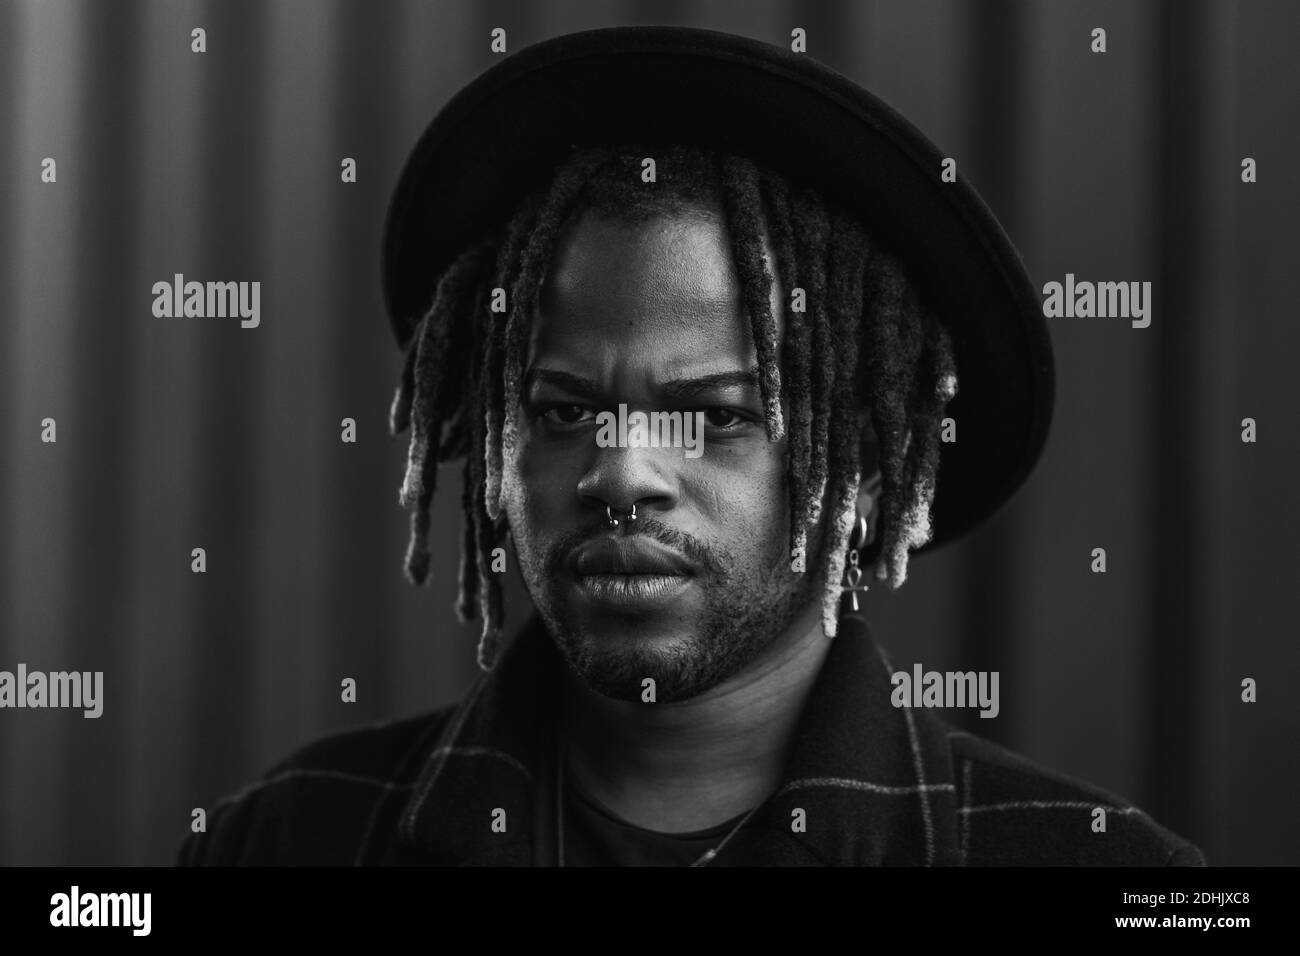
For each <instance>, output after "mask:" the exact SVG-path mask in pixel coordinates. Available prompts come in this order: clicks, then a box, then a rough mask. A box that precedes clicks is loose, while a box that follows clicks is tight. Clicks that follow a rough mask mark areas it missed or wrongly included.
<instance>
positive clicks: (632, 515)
mask: <svg viewBox="0 0 1300 956" xmlns="http://www.w3.org/2000/svg"><path fill="white" fill-rule="evenodd" d="M605 516H606V517H607V518H609V526H610V527H611V528H617V527H618V519H617V518H615V517H614V509H613V508H611V507H610V506H609V505H605ZM623 520H624V521H635V520H636V502H633V503H632V510H631V511H629V512H628V513H627V514H625V515H624V516H623Z"/></svg>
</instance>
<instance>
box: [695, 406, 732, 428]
mask: <svg viewBox="0 0 1300 956" xmlns="http://www.w3.org/2000/svg"><path fill="white" fill-rule="evenodd" d="M704 421H705V422H706V423H707V424H709V425H712V426H713V427H714V428H730V427H732V426H733V425H736V424H738V423H739V422H740V421H741V417H740V416H739V415H737V414H736V413H735V412H733V411H732V410H731V409H729V408H706V409H704Z"/></svg>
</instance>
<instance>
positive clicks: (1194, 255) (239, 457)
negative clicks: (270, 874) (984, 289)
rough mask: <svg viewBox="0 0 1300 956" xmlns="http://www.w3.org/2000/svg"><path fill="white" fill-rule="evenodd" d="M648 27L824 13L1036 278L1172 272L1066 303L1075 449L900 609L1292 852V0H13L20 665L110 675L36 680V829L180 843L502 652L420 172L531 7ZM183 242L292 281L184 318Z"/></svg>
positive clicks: (10, 812)
mask: <svg viewBox="0 0 1300 956" xmlns="http://www.w3.org/2000/svg"><path fill="white" fill-rule="evenodd" d="M625 23H677V24H682V25H689V26H701V27H709V28H713V29H719V30H726V31H730V32H735V33H741V34H745V35H748V36H752V37H756V38H761V39H765V40H768V41H769V42H772V43H776V44H781V45H785V44H788V43H789V39H790V31H791V30H792V29H793V28H794V27H796V26H798V27H803V28H804V29H805V30H806V31H807V36H808V52H809V54H810V55H812V56H815V57H817V58H819V59H821V60H822V61H824V62H825V63H827V64H829V65H830V66H832V67H834V68H835V69H837V70H839V71H841V72H843V73H845V74H846V75H848V76H849V77H851V78H852V79H854V80H855V81H857V82H859V83H861V84H862V85H863V86H865V87H866V88H867V89H869V90H872V91H873V92H875V93H876V94H877V95H879V96H880V97H881V98H883V99H884V100H885V101H886V102H888V103H890V104H891V105H893V106H894V107H896V108H897V109H898V110H899V111H900V112H902V113H903V114H904V115H905V116H907V117H908V118H909V119H910V120H911V121H912V122H913V123H915V124H916V125H917V126H918V127H920V128H921V129H922V130H923V131H924V132H925V133H926V134H927V135H928V136H929V137H930V138H931V139H933V140H934V141H935V142H937V143H938V144H939V145H940V146H941V148H943V149H944V151H945V152H946V153H947V155H950V156H952V157H954V158H956V159H957V161H958V164H959V171H960V175H962V176H965V177H967V179H969V181H971V182H972V183H973V184H974V185H975V186H976V188H977V189H979V190H980V192H981V193H982V195H983V196H984V197H985V199H986V200H987V201H988V202H989V204H990V205H991V206H992V208H993V209H994V211H995V213H996V214H997V215H998V217H999V218H1000V219H1001V221H1002V222H1003V224H1004V226H1005V227H1006V228H1007V230H1008V232H1009V233H1010V235H1011V236H1012V238H1013V239H1014V240H1015V241H1016V243H1017V245H1018V246H1019V248H1020V249H1021V251H1022V254H1023V255H1024V258H1025V262H1026V265H1027V267H1028V269H1029V272H1030V275H1031V277H1032V278H1033V279H1034V281H1035V282H1036V283H1037V284H1038V285H1039V286H1040V287H1041V286H1042V284H1043V283H1046V282H1048V281H1052V280H1055V281H1062V280H1063V279H1064V277H1065V275H1066V274H1067V273H1073V274H1074V275H1075V276H1077V277H1079V278H1081V279H1093V280H1115V281H1142V280H1145V281H1150V282H1152V284H1153V300H1152V302H1153V313H1152V314H1153V319H1152V322H1151V325H1150V327H1149V328H1146V329H1135V328H1132V327H1131V326H1130V324H1129V323H1128V322H1126V321H1115V320H1103V319H1054V320H1050V322H1051V331H1052V338H1053V344H1054V347H1055V353H1056V360H1057V379H1058V393H1057V407H1056V415H1055V421H1054V425H1053V430H1052V433H1051V436H1050V438H1049V442H1048V446H1047V450H1046V452H1045V454H1044V457H1043V459H1042V461H1041V462H1040V464H1039V465H1038V468H1037V470H1036V472H1035V473H1034V474H1033V475H1032V476H1031V478H1030V480H1029V482H1028V484H1027V485H1026V486H1025V487H1024V488H1023V489H1022V490H1021V492H1020V493H1019V494H1018V495H1017V496H1016V497H1015V498H1014V499H1013V500H1012V502H1011V503H1010V504H1009V505H1008V506H1007V507H1006V508H1004V509H1003V510H1002V511H1001V512H1000V513H999V514H998V515H997V516H996V517H995V518H994V519H993V520H992V521H990V522H989V523H988V524H987V525H986V526H984V527H983V528H981V529H980V530H979V531H978V532H976V533H975V534H973V535H971V536H970V537H968V538H967V539H965V540H963V541H962V542H960V543H957V544H954V545H952V546H950V547H947V548H945V549H942V550H940V551H937V552H935V553H934V554H933V555H930V556H927V557H924V558H921V559H919V560H918V561H917V562H916V563H915V564H914V566H913V569H912V575H911V578H910V580H909V581H908V583H907V584H906V585H905V586H904V587H903V589H902V590H901V591H899V592H898V593H897V594H895V595H886V594H884V593H882V592H881V591H880V590H878V589H873V591H872V593H871V594H870V595H869V597H868V602H869V608H870V611H869V613H868V617H869V618H870V619H871V620H872V622H873V624H874V626H875V629H876V632H877V634H878V636H879V638H880V639H881V641H882V643H884V644H885V646H886V647H888V648H889V649H890V651H891V653H892V655H893V657H894V659H895V661H896V662H900V661H904V662H911V661H919V662H923V663H924V664H925V666H926V667H927V668H933V669H939V670H945V669H953V670H969V669H983V670H997V671H999V672H1000V675H1001V677H1000V679H1001V698H1002V699H1001V712H1000V713H999V715H998V717H997V718H996V719H994V720H981V719H978V717H977V715H976V714H975V713H970V712H964V713H951V712H950V717H951V719H953V720H954V721H956V722H957V723H959V724H960V725H962V726H964V727H966V728H967V729H970V730H972V731H974V732H977V733H981V734H984V735H986V736H989V737H992V738H993V739H995V740H998V741H999V742H1001V743H1004V744H1006V745H1008V746H1011V747H1014V748H1016V749H1018V750H1021V751H1022V752H1024V753H1026V754H1027V755H1028V756H1030V757H1032V758H1034V759H1036V760H1038V761H1040V762H1042V763H1044V764H1047V765H1048V766H1051V767H1054V768H1056V769H1058V770H1061V771H1064V772H1066V773H1069V774H1071V775H1074V776H1078V777H1082V778H1084V779H1086V780H1089V781H1091V782H1094V783H1097V784H1100V785H1102V786H1105V787H1107V788H1109V789H1112V790H1115V791H1117V792H1119V793H1121V794H1124V795H1125V796H1127V797H1129V798H1131V799H1132V800H1134V801H1136V802H1137V803H1138V804H1139V805H1140V806H1142V807H1143V808H1144V809H1146V810H1148V811H1149V812H1150V813H1152V814H1153V815H1154V816H1155V817H1156V818H1157V819H1158V820H1160V821H1161V822H1163V823H1165V824H1166V825H1168V826H1170V827H1171V828H1173V829H1174V830H1176V831H1178V832H1179V833H1181V834H1183V835H1185V836H1187V837H1189V838H1190V839H1192V840H1193V841H1194V842H1196V843H1197V844H1198V845H1200V846H1201V847H1202V848H1203V849H1204V850H1205V852H1206V854H1207V856H1208V857H1209V859H1210V861H1211V863H1223V864H1284V863H1287V864H1294V863H1296V862H1297V857H1298V856H1300V853H1298V852H1297V844H1300V822H1297V819H1296V814H1295V813H1294V808H1295V806H1296V804H1297V800H1298V798H1300V779H1298V775H1300V771H1298V770H1297V767H1296V764H1295V761H1294V760H1293V759H1292V758H1293V755H1294V750H1295V746H1294V740H1295V739H1296V738H1297V736H1300V709H1297V707H1296V705H1295V697H1294V691H1293V682H1294V679H1295V675H1296V674H1297V673H1300V650H1297V641H1296V639H1295V628H1294V624H1293V621H1294V613H1293V604H1294V595H1295V585H1294V577H1295V573H1296V571H1297V568H1298V565H1297V561H1296V559H1295V552H1294V547H1295V542H1297V541H1298V540H1300V533H1297V532H1300V520H1298V519H1297V495H1296V491H1295V482H1294V477H1293V476H1294V475H1296V474H1298V473H1300V455H1298V446H1297V441H1296V429H1295V427H1294V422H1293V419H1292V416H1293V414H1294V412H1295V411H1296V405H1297V401H1296V391H1295V384H1294V381H1295V380H1294V371H1293V364H1294V356H1295V355H1296V354H1297V352H1298V351H1300V328H1298V327H1297V323H1296V321H1295V317H1296V308H1295V303H1296V302H1297V301H1300V280H1298V279H1297V275H1298V274H1300V269H1297V250H1298V249H1300V245H1298V244H1297V227H1296V224H1295V213H1296V209H1297V208H1298V204H1297V191H1298V188H1300V187H1298V185H1297V177H1296V176H1295V175H1294V170H1293V163H1292V159H1290V158H1289V157H1291V158H1293V157H1295V156H1296V155H1298V154H1300V142H1297V138H1298V136H1300V133H1298V132H1297V124H1296V123H1295V108H1294V99H1295V90H1296V88H1297V70H1296V57H1295V53H1294V51H1295V48H1296V40H1297V36H1296V33H1297V29H1296V28H1297V18H1296V14H1295V7H1294V5H1293V4H1291V3H1288V2H1285V0H1277V2H1242V3H1230V2H1227V0H1224V2H1206V0H1198V2H1181V0H1180V2H1175V0H1168V2H1141V3H1120V2H1104V3H1103V2H1084V3H1068V4H1031V3H1028V2H1024V3H996V2H981V3H978V4H975V3H959V2H955V0H908V2H901V0H900V2H849V0H842V2H825V0H818V2H816V3H814V2H806V3H795V2H775V0H768V2H757V3H745V4H741V3H727V2H721V0H716V2H700V3H682V2H678V3H644V2H642V3H634V2H627V0H623V2H599V0H581V2H580V0H566V2H541V3H524V2H517V3H507V2H500V0H496V2H486V3H484V2H471V0H456V2H441V0H440V2H437V3H432V2H425V0H403V2H394V0H383V2H374V3H364V4H362V3H346V2H342V0H330V2H317V0H294V2H288V0H274V2H266V3H253V2H230V0H223V2H220V3H217V2H182V0H176V2H170V0H169V2H165V3H164V2H139V0H136V2H116V3H112V4H108V3H93V2H89V0H85V2H71V0H47V2H35V0H19V2H13V0H10V2H6V3H4V4H0V411H2V414H0V529H2V537H0V541H2V542H3V549H2V550H0V670H11V671H12V670H14V669H15V667H16V666H17V664H18V663H19V662H23V663H25V664H26V665H27V666H28V667H29V668H32V669H41V670H49V671H53V670H79V671H103V673H104V701H103V708H104V709H103V715H102V717H100V718H99V719H84V718H82V717H81V715H80V714H79V713H77V712H75V711H57V710H44V711H41V710H11V709H5V710H0V862H4V863H9V864H14V863H21V864H62V863H77V864H117V863H168V862H170V861H171V860H172V858H173V855H174V852H175V849H176V847H177V845H178V844H179V842H180V840H181V839H182V838H183V837H184V836H185V834H186V833H187V832H188V830H189V826H190V820H191V813H192V810H193V809H194V808H199V807H209V806H211V804H212V803H213V802H214V801H215V800H216V799H217V798H219V797H220V796H223V795H225V794H228V793H230V792H232V791H234V790H236V789H237V788H238V787H240V786H242V785H243V784H245V783H247V782H249V781H250V780H252V779H253V778H254V777H255V776H256V775H257V774H259V773H261V772H262V771H264V770H266V769H267V768H268V767H269V766H270V765H271V764H272V763H274V762H275V761H276V760H278V759H280V758H281V757H283V756H285V755H286V754H287V753H289V752H290V751H291V750H293V749H294V748H296V747H298V746H300V745H301V744H303V743H306V742H307V741H309V740H311V739H313V738H315V737H318V736H320V735H322V734H325V733H328V732H331V731H335V730H341V729H344V728H347V727H351V726H358V725H363V724H368V723H372V722H375V721H380V720H385V719H389V718H394V717H401V716H406V715H409V714H413V713H416V712H417V711H420V710H424V709H427V708H430V707H434V706H439V705H442V704H446V703H449V702H451V701H453V700H454V699H456V698H457V697H458V696H459V695H460V694H461V693H462V692H463V691H464V690H465V689H466V688H467V687H468V685H469V683H470V681H471V680H472V679H473V678H474V676H475V674H476V668H475V665H474V640H475V633H474V628H473V627H467V626H464V625H460V624H458V623H457V622H456V620H455V617H454V615H453V613H452V602H453V598H454V592H455V577H456V548H457V543H458V535H459V508H458V501H459V487H458V486H459V471H458V470H457V469H448V471H447V473H446V474H445V475H444V476H442V477H441V478H440V486H441V493H440V494H439V496H438V498H437V499H436V502H435V509H434V516H433V521H434V539H433V545H434V547H433V557H434V565H433V574H432V578H433V581H432V584H431V585H430V587H428V588H426V589H417V588H414V587H412V586H411V585H409V584H407V583H406V581H405V580H404V578H403V576H402V572H401V561H402V556H403V552H404V549H405V542H406V533H407V515H406V513H405V512H403V511H402V510H401V509H400V508H399V507H398V505H397V489H398V486H399V484H400V480H401V471H402V466H403V462H404V456H405V443H404V441H392V440H390V439H389V438H388V437H387V434H386V416H387V409H388V404H389V401H390V398H391V393H392V388H393V386H394V385H395V383H396V380H397V373H398V369H399V360H400V356H399V354H398V352H397V349H396V347H395V346H394V344H393V342H392V340H391V338H390V335H389V331H388V327H387V323H386V320H385V316H384V311H383V305H382V300H381V294H380V286H379V268H378V263H379V241H380V230H381V227H382V224H383V219H384V214H385V211H386V204H387V199H388V193H389V191H390V189H391V188H392V186H393V184H394V183H395V180H396V177H397V174H398V171H399V170H400V168H401V164H402V163H403V161H404V160H405V158H406V155H407V152H408V151H409V149H410V148H411V147H412V146H413V145H414V143H415V141H416V139H417V137H418V136H419V134H420V132H421V131H422V130H423V129H424V127H425V125H426V124H427V122H428V121H429V120H430V119H431V118H432V116H433V115H434V114H435V112H436V111H437V110H438V108H439V107H441V105H442V104H443V103H445V102H446V101H447V99H448V98H449V97H450V96H451V95H453V94H454V93H455V91H456V90H458V89H459V88H460V87H461V86H462V85H464V84H465V83H466V82H468V81H469V80H470V79H472V78H473V77H474V76H476V75H477V74H478V73H480V72H481V71H482V70H484V69H486V68H487V67H489V66H490V65H491V64H492V63H493V62H495V61H496V59H497V58H498V56H497V55H496V54H493V53H492V52H491V51H490V49H489V33H490V31H491V30H492V29H493V28H494V27H503V28H504V29H505V30H506V31H507V42H508V47H509V49H510V50H511V51H514V50H518V49H520V48H522V47H523V46H526V45H528V44H531V43H534V42H537V41H539V40H543V39H546V38H549V37H552V36H555V35H558V34H562V33H567V32H571V31H575V30H580V29H587V28H592V27H597V26H608V25H614V24H625ZM196 27H202V28H203V29H204V30H205V31H206V52H203V53H195V52H192V50H191V30H193V29H194V28H196ZM1095 27H1103V28H1105V30H1106V31H1107V46H1108V49H1107V51H1106V52H1105V53H1104V54H1096V53H1093V52H1092V51H1091V50H1090V33H1091V31H1092V29H1093V28H1095ZM771 121H772V123H773V124H778V125H779V124H780V123H781V117H780V116H779V115H774V116H773V117H772V120H771ZM47 157H48V158H52V159H54V160H55V161H56V164H57V166H56V169H57V180H56V182H53V183H47V182H43V181H42V163H43V161H44V160H45V159H46V158H47ZM348 157H351V158H353V159H355V160H356V164H357V171H358V172H357V181H356V182H355V183H344V182H342V181H341V177H340V170H341V163H342V162H343V160H344V159H345V158H348ZM1245 157H1252V158H1254V159H1255V160H1256V161H1257V164H1258V182H1257V183H1254V184H1246V183H1243V182H1242V180H1241V175H1240V173H1241V163H1242V160H1243V158H1245ZM177 273H180V274H183V275H184V276H185V277H186V279H198V280H200V281H210V280H217V281H258V282H260V283H261V285H260V290H261V299H260V315H261V320H260V324H259V325H258V327H256V328H243V327H241V325H240V323H239V321H238V320H236V319H182V320H174V319H162V318H156V317H155V316H154V315H153V314H152V302H153V294H152V291H151V290H152V287H153V284H154V283H155V282H158V281H171V280H172V277H173V276H174V275H175V274H177ZM1246 417H1252V418H1254V419H1256V421H1257V423H1258V441H1257V442H1256V443H1253V444H1251V443H1243V442H1242V440H1241V435H1240V432H1241V421H1242V419H1243V418H1246ZM46 418H51V419H54V420H55V422H56V428H57V433H56V434H57V441H56V442H54V443H49V442H43V441H42V437H41V435H42V428H43V426H42V422H43V420H44V419H46ZM344 418H352V419H354V420H355V422H356V430H357V441H356V442H355V443H345V442H343V441H341V440H340V433H341V421H342V420H343V419H344ZM959 439H960V436H959ZM942 493H943V483H942V475H941V476H940V483H939V494H940V495H942ZM200 547H201V548H203V549H204V552H205V559H206V571H205V572H204V573H202V574H196V573H194V572H193V571H192V569H191V562H192V560H193V559H192V556H191V555H192V551H193V549H195V548H200ZM1097 547H1104V548H1105V549H1106V553H1107V565H1108V567H1107V572H1106V573H1105V574H1094V573H1092V571H1091V570H1090V566H1091V563H1092V550H1093V549H1094V548H1097ZM521 593H522V592H521V591H520V589H519V588H518V586H515V587H514V591H513V595H512V600H511V605H512V608H511V610H512V612H513V613H512V617H513V620H515V621H516V622H517V621H518V620H519V619H520V617H521V614H522V612H523V610H524V605H523V599H522V597H521ZM345 678H352V679H354V680H355V681H356V686H357V696H356V701H355V703H345V702H343V701H342V700H341V694H340V686H341V682H342V681H343V680H344V679H345ZM1245 678H1253V679H1255V680H1256V681H1257V683H1258V691H1257V693H1258V700H1257V702H1255V703H1253V704H1248V703H1244V702H1243V701H1242V700H1241V682H1242V680H1243V679H1245Z"/></svg>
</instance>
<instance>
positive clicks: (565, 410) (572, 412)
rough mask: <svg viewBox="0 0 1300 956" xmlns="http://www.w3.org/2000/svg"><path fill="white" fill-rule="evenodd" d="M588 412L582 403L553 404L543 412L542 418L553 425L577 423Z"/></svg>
mask: <svg viewBox="0 0 1300 956" xmlns="http://www.w3.org/2000/svg"><path fill="white" fill-rule="evenodd" d="M587 414H588V412H587V409H585V408H583V407H582V406H581V405H552V406H550V407H549V408H547V409H545V410H544V411H543V412H542V418H544V419H545V420H546V421H547V422H549V423H550V424H552V425H576V424H578V423H579V422H581V421H583V420H584V419H585V418H586V416H587Z"/></svg>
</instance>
